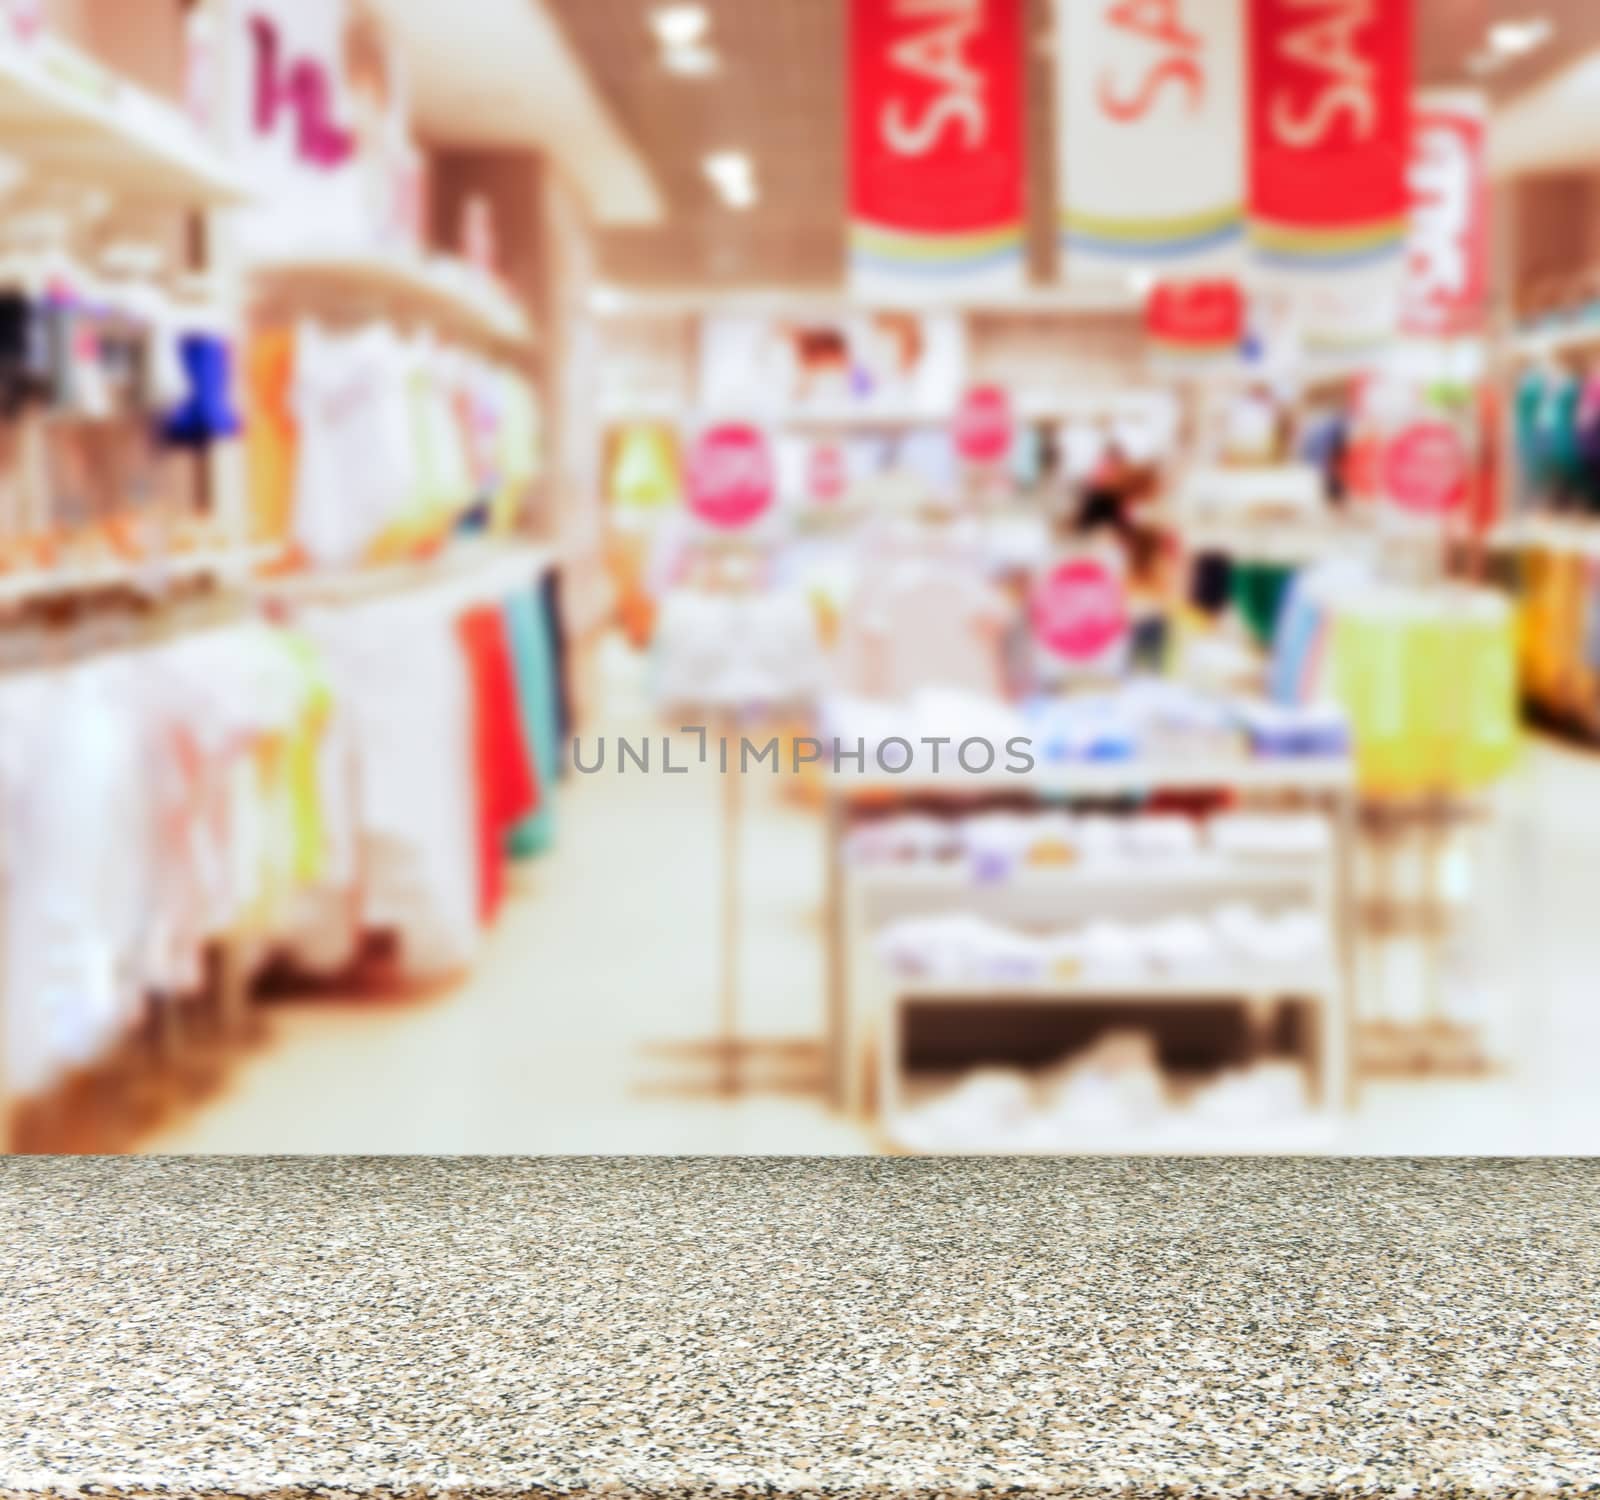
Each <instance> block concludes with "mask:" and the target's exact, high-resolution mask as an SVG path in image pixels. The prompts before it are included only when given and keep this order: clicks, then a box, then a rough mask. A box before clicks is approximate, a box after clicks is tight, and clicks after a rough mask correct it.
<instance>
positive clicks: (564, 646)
mask: <svg viewBox="0 0 1600 1500" xmlns="http://www.w3.org/2000/svg"><path fill="white" fill-rule="evenodd" d="M539 603H540V608H541V610H542V612H543V614H544V622H545V629H546V630H548V631H549V633H550V650H551V652H552V654H553V655H554V657H555V663H556V727H557V731H558V732H559V734H560V736H561V774H562V775H563V776H564V775H566V773H567V746H568V745H570V744H571V743H572V736H573V735H574V734H575V733H576V732H577V723H578V721H577V716H576V714H575V713H574V709H573V693H572V660H571V649H570V647H569V645H568V642H567V622H566V614H565V612H564V611H563V609H562V589H561V573H560V570H559V569H556V568H547V569H546V570H545V573H544V576H543V577H542V578H541V579H540V580H539Z"/></svg>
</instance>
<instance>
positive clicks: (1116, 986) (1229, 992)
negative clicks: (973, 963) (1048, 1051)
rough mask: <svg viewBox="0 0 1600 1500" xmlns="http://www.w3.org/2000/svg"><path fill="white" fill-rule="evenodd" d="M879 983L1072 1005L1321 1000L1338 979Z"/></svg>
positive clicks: (910, 995)
mask: <svg viewBox="0 0 1600 1500" xmlns="http://www.w3.org/2000/svg"><path fill="white" fill-rule="evenodd" d="M884 987H885V989H887V990H888V991H889V992H891V993H892V994H893V995H894V996H895V998H896V999H897V1000H899V1001H900V1002H902V1003H905V1002H914V1003H916V1004H919V1005H921V1004H948V1005H970V1004H974V1003H977V1004H988V1003H990V1002H994V1003H999V1002H1001V1001H1007V1000H1010V1001H1019V1002H1026V1003H1029V1004H1076V1003H1079V1002H1083V1001H1090V1002H1092V1001H1097V1000H1159V1001H1162V1002H1164V1003H1173V1002H1193V1003H1195V1004H1197V1005H1201V1004H1214V1003H1215V1002H1216V1001H1218V1000H1231V999H1253V998H1257V997H1272V998H1276V997H1280V996H1293V997H1295V998H1296V999H1306V1000H1322V999H1324V998H1326V997H1328V996H1330V995H1332V994H1333V993H1334V992H1335V990H1336V988H1337V980H1336V978H1335V976H1334V975H1333V973H1332V972H1331V970H1329V969H1328V968H1326V967H1323V966H1318V965H1311V966H1299V965H1296V966H1292V967H1281V966H1278V965H1275V964H1260V965H1254V964H1252V965H1245V966H1239V965H1233V966H1229V967H1227V968H1221V969H1214V970H1196V971H1195V972H1193V973H1184V974H1160V973H1141V974H1106V975H1098V976H1097V975H1094V974H1083V975H1081V976H1080V977H1078V978H1076V979H1042V980H1035V981H1032V982H1027V981H1024V982H1018V981H1017V980H1014V979H1013V980H988V979H983V980H977V979H974V980H958V981H943V982H941V981H937V980H926V979H901V978H899V977H898V976H897V975H894V974H886V975H885V978H884Z"/></svg>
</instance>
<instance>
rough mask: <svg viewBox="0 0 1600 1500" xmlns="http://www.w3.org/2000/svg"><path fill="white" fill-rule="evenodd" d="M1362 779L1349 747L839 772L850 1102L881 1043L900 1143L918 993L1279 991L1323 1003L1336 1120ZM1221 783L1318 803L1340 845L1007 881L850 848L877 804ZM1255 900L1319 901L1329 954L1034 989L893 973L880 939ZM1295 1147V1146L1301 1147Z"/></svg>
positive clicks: (835, 1042) (1119, 997) (832, 809)
mask: <svg viewBox="0 0 1600 1500" xmlns="http://www.w3.org/2000/svg"><path fill="white" fill-rule="evenodd" d="M1354 790H1355V787H1354V776H1353V768H1352V766H1351V764H1350V762H1349V761H1348V760H1347V759H1346V758H1344V757H1327V758H1314V759H1313V758H1307V759H1282V760H1275V759H1269V758H1263V757H1232V758H1218V759H1207V758H1204V757H1197V758H1194V759H1188V760H1185V759H1176V758H1175V759H1169V760H1158V759H1151V760H1148V761H1128V762H1108V763H1079V764H1066V765H1046V766H1039V767H1036V769H1035V771H1034V772H1033V773H1031V774H1028V775H1010V774H1006V773H1004V772H997V773H991V774H988V775H976V776H974V775H966V774H964V773H960V772H955V773H950V774H938V775H932V774H921V775H911V774H908V775H905V776H894V775H890V774H886V773H883V772H881V771H877V770H875V769H874V770H871V771H869V772H868V773H867V774H864V775H861V776H840V777H835V778H834V779H833V781H832V783H831V784H830V789H829V791H830V795H829V804H828V830H829V832H828V878H829V900H828V912H829V924H830V930H831V934H832V938H833V952H834V962H833V967H832V972H831V974H830V984H829V990H830V1006H829V1013H830V1034H831V1041H832V1059H833V1068H832V1074H833V1082H834V1093H835V1100H836V1102H837V1103H838V1104H840V1105H841V1106H843V1107H844V1108H845V1109H847V1110H848V1111H849V1112H851V1113H853V1114H856V1115H858V1116H859V1115H863V1114H864V1113H865V1112H866V1108H867V1083H868V1079H869V1077H870V1076H871V1072H870V1068H869V1062H868V1059H869V1058H870V1057H871V1056H872V1054H873V1051H874V1048H876V1052H877V1064H878V1068H877V1078H878V1089H879V1095H880V1098H879V1103H880V1108H881V1113H882V1117H883V1120H884V1122H885V1128H886V1130H887V1132H888V1135H889V1138H890V1139H891V1141H893V1140H894V1139H895V1125H894V1122H895V1120H896V1119H897V1118H898V1117H899V1115H900V1112H901V1111H902V1110H903V1108H904V1107H905V1102H906V1098H907V1094H906V1087H907V1080H905V1079H904V1078H903V1077H902V1072H901V1061H900V1060H901V1053H902V1048H901V1041H902V1037H903V1026H904V1017H905V1011H906V1007H907V1006H908V1005H910V1004H914V1003H915V1004H942V1005H958V1004H959V1005H967V1006H982V1005H985V1004H987V1003H991V1002H994V1001H999V1000H1010V1001H1019V1002H1024V1003H1027V1004H1051V1005H1075V1004H1076V1005H1082V1004H1086V1003H1097V1004H1115V1003H1118V1002H1128V1001H1147V1002H1155V1001H1159V1002H1161V1003H1163V1004H1166V1003H1183V1002H1186V1001H1209V1002H1213V1003H1214V1002H1216V1001H1218V1000H1223V1001H1232V1002H1235V1003H1238V1004H1241V1005H1244V1006H1245V1007H1247V1008H1251V1007H1253V1008H1254V1010H1255V1013H1257V1014H1264V1013H1268V1012H1269V1011H1270V1010H1271V1009H1272V1008H1273V1007H1274V1006H1275V1005H1276V1004H1277V1002H1279V1001H1282V1000H1293V1001H1295V1002H1297V1003H1301V1004H1304V1005H1307V1006H1309V1007H1311V1008H1312V1010H1313V1011H1314V1012H1315V1015H1316V1017H1317V1022H1318V1024H1317V1026H1316V1028H1315V1033H1316V1041H1315V1047H1314V1055H1312V1056H1310V1057H1308V1058H1307V1059H1306V1061H1307V1062H1308V1064H1309V1065H1310V1067H1311V1070H1312V1073H1313V1076H1314V1077H1315V1079H1316V1081H1317V1090H1316V1091H1317V1094H1318V1096H1319V1097H1318V1120H1319V1121H1320V1123H1321V1125H1323V1126H1327V1125H1330V1124H1331V1121H1332V1118H1333V1112H1334V1111H1336V1110H1338V1109H1340V1108H1342V1107H1344V1105H1345V1104H1346V1103H1347V1102H1348V1099H1349V1096H1350V1068H1349V1057H1350V1050H1351V1046H1350V1027H1351V1024H1352V1010H1351V1006H1350V1003H1349V983H1350V976H1351V971H1352V965H1353V947H1352V932H1353V927H1354V921H1353V903H1352V900H1351V895H1350V880H1351V874H1352V863H1353V861H1352V851H1353V847H1354V823H1353V820H1354V810H1355V800H1354ZM1207 791H1226V792H1228V793H1230V794H1231V795H1232V796H1234V797H1235V798H1236V799H1237V800H1238V801H1239V802H1244V803H1259V802H1269V801H1270V802H1279V801H1284V800H1292V801H1294V802H1296V803H1299V804H1312V805H1315V806H1317V807H1318V808H1319V809H1321V810H1322V812H1323V813H1324V815H1325V816H1326V818H1327V820H1328V838H1327V841H1326V849H1325V852H1324V853H1323V854H1320V855H1317V856H1315V857H1312V856H1306V855H1296V856H1292V857H1291V856H1287V855H1285V856H1278V855H1262V856H1248V857H1247V856H1243V855H1232V854H1229V855H1221V854H1213V853H1206V854H1202V855H1197V856H1195V857H1186V858H1182V859H1162V858H1156V857H1146V858H1139V859H1132V858H1130V859H1127V860H1125V861H1118V862H1100V861H1095V862H1085V863H1082V864H1078V865H1074V866H1067V867H1064V868H1062V867H1055V866H1049V865H1042V866H1030V865H1024V866H1021V867H1019V868H1018V869H1017V870H1015V871H1014V872H1013V873H1012V874H1011V876H1010V878H1008V879H1004V880H1000V881H978V880H974V879H973V878H972V877H971V876H970V874H969V873H968V871H967V870H966V868H965V867H964V866H963V865H960V864H928V865H918V864H892V863H889V864H879V865H866V866H858V865H856V864H854V863H853V862H852V861H851V860H850V859H849V857H848V854H847V850H846V842H847V838H848V834H849V831H850V828H851V826H852V824H853V822H854V821H855V819H856V818H857V817H858V815H859V813H860V811H861V810H863V809H868V808H870V809H872V810H874V811H877V812H882V811H884V810H892V809H896V808H912V807H928V806H935V807H942V808H944V809H946V810H956V809H960V808H962V807H964V806H973V805H976V806H980V807H981V806H983V805H985V802H986V800H987V801H992V800H993V799H995V798H997V797H1004V798H1006V799H1007V800H1009V801H1015V800H1018V799H1021V800H1023V801H1031V802H1034V803H1036V804H1037V805H1040V806H1060V805H1070V804H1073V803H1078V802H1084V801H1090V802H1095V801H1105V800H1111V799H1116V800H1124V799H1139V798H1145V797H1149V796H1151V795H1154V794H1158V793H1196V792H1207ZM1134 815H1135V816H1137V814H1134ZM1242 896H1256V897H1261V898H1265V899H1267V900H1269V901H1272V902H1275V903H1279V904H1282V903H1284V902H1288V901H1294V902H1295V903H1297V904H1298V905H1299V906H1302V907H1309V908H1310V909H1312V910H1314V911H1315V912H1316V913H1317V915H1318V919H1319V924H1320V926H1321V928H1322V930H1323V931H1324V932H1325V934H1326V938H1325V942H1324V945H1323V953H1322V956H1321V957H1319V959H1318V960H1317V961H1316V962H1314V963H1311V964H1309V965H1299V966H1295V967H1293V968H1291V969H1287V970H1285V969H1283V968H1282V967H1279V966H1273V965H1268V964H1262V965H1256V964H1248V965H1230V966H1229V967H1228V968H1227V969H1226V970H1220V969H1219V970H1208V971H1205V972H1199V971H1197V972H1177V971H1167V972H1162V971H1159V970H1149V971H1141V972H1139V973H1137V974H1132V973H1129V974H1115V973H1100V974H1097V973H1091V972H1084V973H1080V974H1076V975H1073V976H1072V977H1070V978H1066V979H1062V980H1049V981H1045V982H1034V983H1025V984H1020V985H1018V984H1015V983H1011V982H1004V981H997V982H989V981H984V982H981V983H957V984H949V983H941V982H936V981H923V980H910V979H905V978H901V977H897V976H894V975H891V974H890V973H888V972H887V971H886V969H885V968H884V966H883V965H882V963H881V962H880V961H879V959H878V956H877V954H876V952H875V951H874V946H873V937H874V934H875V933H876V932H877V931H879V930H880V929H881V928H882V927H883V926H884V925H885V924H886V923H887V922H890V921H893V920H895V919H897V918H901V917H912V916H918V917H921V916H934V915H938V914H940V913H943V912H954V911H960V912H966V913H971V914H975V915H980V916H983V917H985V918H988V919H990V920H994V921H999V922H1009V923H1011V924H1012V925H1016V926H1019V927H1028V926H1034V927H1037V926H1040V925H1043V924H1047V923H1054V924H1055V925H1057V926H1060V925H1063V924H1064V923H1067V922H1070V921H1074V920H1076V921H1080V922H1081V921H1087V920H1091V919H1093V918H1097V917H1105V916H1111V915H1118V914H1120V915H1124V916H1126V915H1130V914H1132V913H1134V912H1139V911H1142V912H1143V913H1145V914H1147V915H1149V914H1170V912H1171V909H1172V907H1173V905H1174V904H1175V903H1180V902H1182V903H1188V904H1190V905H1192V904H1193V903H1194V902H1196V901H1213V902H1218V903H1220V902H1223V901H1226V900H1228V899H1230V898H1235V899H1237V898H1239V897H1242ZM1297 1129H1298V1127H1297ZM1152 1139H1155V1138H1152ZM1163 1139H1164V1138H1163ZM1165 1144H1167V1145H1170V1144H1171V1142H1170V1141H1166V1142H1165ZM1263 1144H1265V1145H1268V1146H1270V1145H1273V1144H1279V1143H1276V1142H1273V1141H1272V1140H1271V1139H1270V1138H1264V1142H1258V1143H1257V1145H1256V1149H1262V1147H1263ZM1282 1144H1283V1149H1286V1150H1288V1149H1299V1148H1298V1147H1297V1146H1294V1145H1292V1144H1289V1143H1282ZM1085 1148H1086V1149H1117V1148H1118V1147H1117V1146H1116V1145H1114V1144H1108V1143H1103V1142H1100V1143H1087V1144H1086V1147H1085ZM1149 1148H1150V1147H1148V1146H1147V1147H1145V1148H1142V1149H1149ZM1191 1149H1201V1147H1198V1146H1195V1147H1192V1148H1191Z"/></svg>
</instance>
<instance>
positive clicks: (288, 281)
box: [247, 250, 533, 347]
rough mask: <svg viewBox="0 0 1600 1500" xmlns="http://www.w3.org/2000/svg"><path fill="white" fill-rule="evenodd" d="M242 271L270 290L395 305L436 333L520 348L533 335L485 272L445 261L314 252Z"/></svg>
mask: <svg viewBox="0 0 1600 1500" xmlns="http://www.w3.org/2000/svg"><path fill="white" fill-rule="evenodd" d="M247 269H248V270H249V271H250V272H251V273H252V274H253V275H254V276H255V277H257V278H258V280H260V281H261V282H264V283H265V284H267V285H268V286H275V287H279V288H289V287H301V288H306V287H309V288H312V289H314V290H320V291H325V292H327V293H330V294H335V295H339V296H341V297H345V298H348V299H349V300H350V301H351V302H352V303H360V302H363V301H370V302H373V303H385V304H391V305H398V306H400V307H402V308H405V309H408V310H410V311H413V312H415V313H416V314H417V315H418V316H420V317H422V318H423V319H425V320H428V321H431V322H436V323H438V324H439V325H440V326H441V329H442V330H449V329H455V330H460V331H462V332H464V333H466V334H469V335H471V336H473V337H474V338H477V339H480V340H483V341H486V342H489V343H495V344H501V345H506V346H516V347H526V346H528V345H530V344H531V343H532V342H533V329H532V326H531V324H530V323H529V322H528V318H527V315H526V314H525V313H524V311H523V310H522V308H521V307H520V306H519V305H518V303H517V301H516V299H515V298H514V297H512V296H511V294H510V293H509V292H507V291H506V290H505V289H504V288H502V287H500V286H499V285H497V284H496V283H495V282H494V281H493V280H492V279H491V278H490V277H488V276H487V275H485V274H484V273H482V272H480V271H477V270H475V269H473V268H472V267H470V266H468V265H467V264H466V262H464V261H456V260H451V259H449V258H447V257H442V256H434V257H427V256H423V255H418V254H405V253H395V252H384V251H381V250H371V251H360V250H326V251H320V250H312V251H307V252H305V253H303V254H293V255H290V254H275V255H267V256H258V257H255V258H253V259H252V260H251V261H250V262H249V264H248V266H247Z"/></svg>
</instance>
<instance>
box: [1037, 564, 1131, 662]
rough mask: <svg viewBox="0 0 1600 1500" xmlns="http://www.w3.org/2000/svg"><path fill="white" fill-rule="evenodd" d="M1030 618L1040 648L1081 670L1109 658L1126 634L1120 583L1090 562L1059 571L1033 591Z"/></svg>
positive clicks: (1125, 607) (1104, 568) (1106, 569)
mask: <svg viewBox="0 0 1600 1500" xmlns="http://www.w3.org/2000/svg"><path fill="white" fill-rule="evenodd" d="M1031 615H1032V620H1033V633H1034V635H1035V636H1036V637H1037V639H1038V640H1039V643H1040V644H1041V645H1042V646H1044V647H1045V649H1046V650H1048V651H1050V652H1053V653H1054V654H1055V655H1056V656H1058V657H1060V658H1061V659H1062V660H1063V661H1067V662H1071V663H1073V664H1074V665H1078V666H1088V665H1090V664H1092V663H1093V662H1095V661H1096V660H1098V659H1099V658H1101V657H1103V656H1105V655H1107V654H1108V653H1109V652H1111V651H1112V650H1113V649H1114V648H1116V647H1118V646H1120V645H1121V644H1122V641H1123V638H1124V637H1125V636H1126V635H1127V633H1128V600H1127V595H1126V593H1125V592H1124V590H1123V587H1122V580H1121V579H1120V578H1118V577H1117V575H1116V573H1114V572H1113V571H1112V570H1111V569H1110V568H1109V567H1107V566H1106V565H1105V564H1104V563H1103V562H1100V561H1098V560H1097V559H1096V558H1092V557H1079V558H1074V559H1072V560H1071V561H1070V562H1064V563H1062V564H1061V565H1060V566H1059V567H1057V568H1055V569H1054V570H1053V571H1052V572H1051V573H1050V574H1049V575H1048V576H1047V577H1046V578H1045V579H1044V580H1043V581H1042V582H1041V583H1040V584H1039V586H1038V587H1037V588H1036V589H1035V590H1034V595H1033V605H1032V610H1031Z"/></svg>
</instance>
